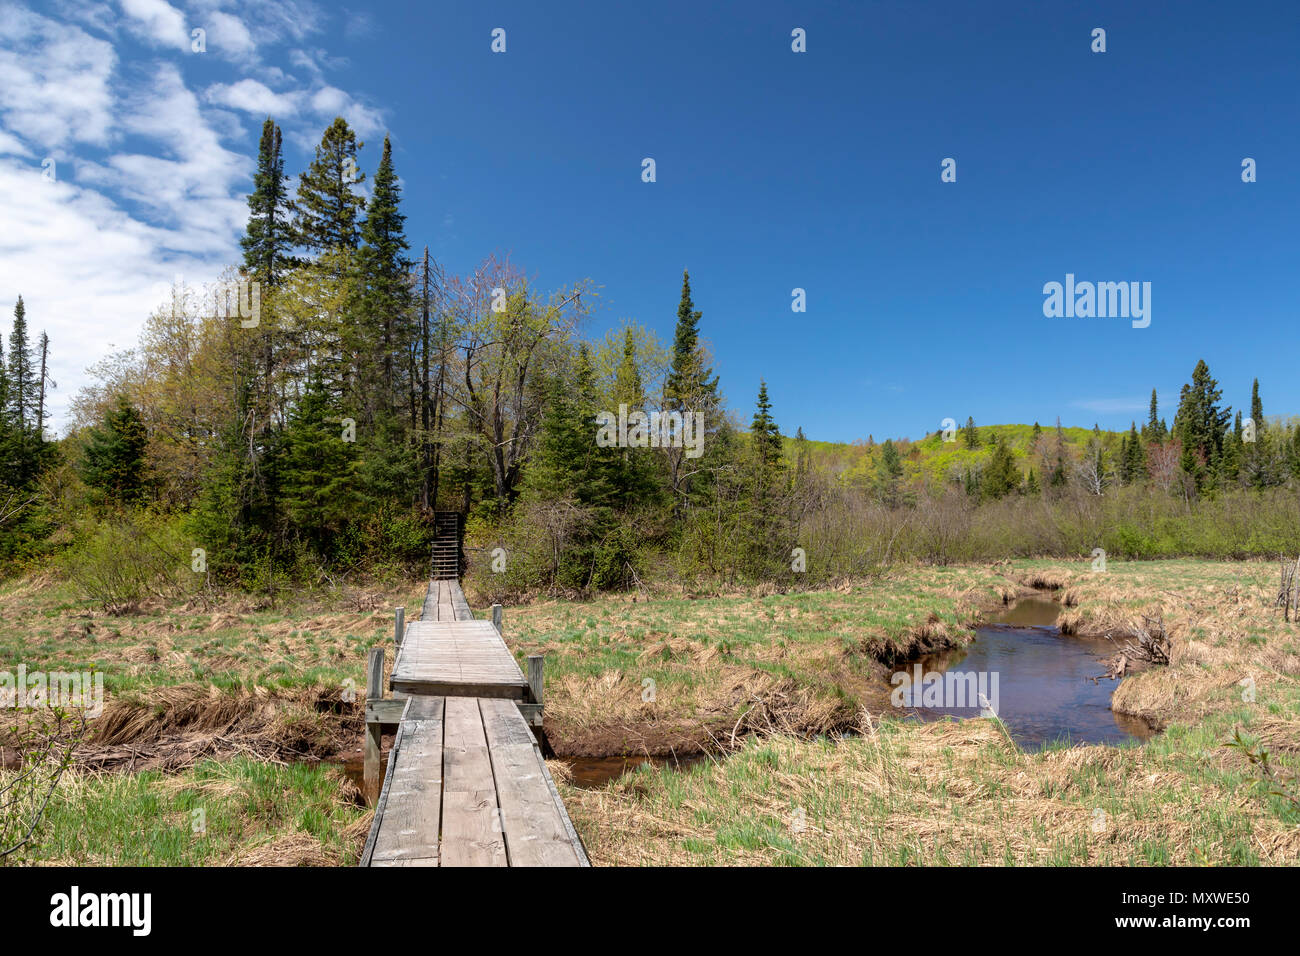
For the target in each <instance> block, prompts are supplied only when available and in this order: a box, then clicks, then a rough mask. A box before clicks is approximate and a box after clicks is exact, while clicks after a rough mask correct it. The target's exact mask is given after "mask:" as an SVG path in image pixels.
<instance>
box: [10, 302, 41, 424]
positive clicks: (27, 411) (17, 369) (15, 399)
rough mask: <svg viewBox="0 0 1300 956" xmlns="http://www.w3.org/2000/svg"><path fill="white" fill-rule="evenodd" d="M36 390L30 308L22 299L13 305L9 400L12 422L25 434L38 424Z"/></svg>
mask: <svg viewBox="0 0 1300 956" xmlns="http://www.w3.org/2000/svg"><path fill="white" fill-rule="evenodd" d="M37 388H38V387H37V383H36V371H35V368H34V366H33V361H32V348H31V344H30V343H29V342H28V338H27V308H26V306H24V305H23V297H22V296H19V297H18V303H17V304H16V305H15V306H14V325H13V331H12V332H11V333H10V335H9V370H8V375H7V391H8V396H7V398H8V402H9V405H8V412H9V421H10V423H11V424H12V425H13V426H14V427H16V428H18V429H19V430H20V431H26V430H27V429H28V428H30V427H32V425H33V424H34V422H35V418H36V396H37Z"/></svg>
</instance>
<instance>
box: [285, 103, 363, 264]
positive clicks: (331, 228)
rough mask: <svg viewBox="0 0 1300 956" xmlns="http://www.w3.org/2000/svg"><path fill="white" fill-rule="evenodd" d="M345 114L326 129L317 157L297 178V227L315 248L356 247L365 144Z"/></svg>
mask: <svg viewBox="0 0 1300 956" xmlns="http://www.w3.org/2000/svg"><path fill="white" fill-rule="evenodd" d="M362 145H364V144H362V143H359V142H357V137H356V134H355V133H354V132H353V131H352V128H351V127H350V126H348V123H347V120H345V119H344V118H343V117H341V116H338V117H335V119H334V122H333V123H331V124H330V126H329V128H328V129H327V130H325V133H324V135H323V136H322V137H321V141H320V145H318V146H317V147H316V157H315V159H313V160H312V161H311V165H309V166H308V167H307V171H306V172H305V173H303V174H302V175H301V176H300V177H299V178H298V198H297V201H296V202H295V204H294V208H295V210H296V211H297V219H296V222H295V229H296V234H297V238H298V242H299V244H300V245H302V246H303V247H305V248H307V249H309V250H311V251H313V252H324V251H326V250H328V249H349V250H351V249H356V247H357V241H358V239H359V238H360V234H361V232H360V225H359V222H358V220H359V218H360V214H361V211H362V208H363V207H364V205H365V197H364V196H362V195H361V194H360V193H358V192H357V191H356V189H355V188H354V187H356V186H358V185H360V184H361V183H362V182H364V181H365V178H366V176H365V173H362V172H361V171H360V167H358V166H357V151H358V150H359V149H360V148H361V147H362Z"/></svg>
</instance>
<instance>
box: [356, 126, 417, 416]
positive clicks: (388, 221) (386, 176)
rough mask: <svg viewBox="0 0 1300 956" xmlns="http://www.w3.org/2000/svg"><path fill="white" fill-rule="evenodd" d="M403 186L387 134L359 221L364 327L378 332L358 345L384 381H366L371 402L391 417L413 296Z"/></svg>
mask: <svg viewBox="0 0 1300 956" xmlns="http://www.w3.org/2000/svg"><path fill="white" fill-rule="evenodd" d="M400 204H401V187H400V186H399V185H398V182H397V173H396V172H395V171H394V169H393V147H392V143H391V142H390V140H389V138H388V137H387V136H385V137H384V150H383V155H382V156H381V157H380V160H379V168H378V170H376V171H375V182H374V189H373V191H372V192H371V196H370V204H369V206H368V207H367V208H366V218H365V222H364V223H362V225H361V239H362V241H363V242H364V243H365V247H364V249H363V251H362V255H361V263H362V268H363V271H364V274H365V283H366V291H365V305H366V308H365V312H366V319H367V321H366V322H363V323H362V324H363V328H373V329H375V330H376V332H377V333H378V334H377V336H376V337H375V338H374V340H373V341H371V342H365V341H362V342H361V343H359V344H360V345H361V347H362V348H365V349H366V350H367V351H368V352H370V353H371V354H370V357H369V359H370V360H369V361H368V362H367V364H368V365H370V366H372V367H374V368H375V370H376V372H377V373H378V375H379V377H380V379H381V381H379V382H372V383H368V384H369V388H368V389H367V391H372V390H373V392H374V393H377V395H376V397H377V399H378V400H377V401H376V400H374V399H372V400H371V401H370V402H369V404H370V405H372V406H373V409H374V412H375V413H377V414H381V415H388V414H391V413H392V410H393V408H394V406H395V404H396V394H395V392H394V385H395V378H394V372H395V364H394V353H395V352H396V351H397V350H398V349H401V350H402V351H403V352H404V351H405V350H406V345H407V342H408V341H409V339H410V338H411V336H412V335H413V332H414V330H413V329H412V328H411V321H410V320H411V317H412V306H413V304H414V303H413V297H412V289H411V282H410V273H411V261H410V260H409V259H408V258H407V256H406V253H407V251H408V250H409V248H410V246H409V245H408V244H407V241H406V234H405V231H404V228H405V223H406V216H405V215H403V214H402V212H401V211H400V208H399V207H400Z"/></svg>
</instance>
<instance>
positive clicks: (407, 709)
mask: <svg viewBox="0 0 1300 956" xmlns="http://www.w3.org/2000/svg"><path fill="white" fill-rule="evenodd" d="M380 661H381V664H382V656H381V657H380ZM532 664H533V659H530V669H533V668H532ZM535 669H536V671H537V673H536V674H534V675H533V676H534V679H535V683H536V684H537V685H538V686H537V688H533V687H531V686H530V684H529V682H528V680H526V679H525V678H524V675H523V673H522V671H520V669H519V665H518V663H517V662H516V661H515V659H514V655H513V654H511V653H510V649H509V648H508V647H506V644H505V641H503V640H502V639H501V634H500V631H499V630H498V629H497V627H496V626H495V625H494V624H493V623H492V622H491V621H477V620H475V619H474V615H473V613H472V612H471V611H470V609H469V604H468V603H467V602H466V600H465V594H464V592H463V591H462V590H461V587H460V582H459V581H454V580H432V581H430V582H429V590H428V593H427V595H426V597H425V601H424V608H423V611H422V613H421V616H420V620H418V621H412V622H410V623H407V624H406V627H405V632H404V634H403V637H402V640H401V642H400V644H399V647H398V652H397V660H396V661H395V662H394V664H393V672H392V677H391V679H390V687H391V689H392V691H393V694H394V698H390V699H389V700H375V701H371V700H369V696H371V695H372V693H373V689H370V688H368V701H367V708H368V711H369V710H373V711H374V712H375V714H376V715H377V714H379V712H380V710H382V711H383V713H384V714H391V716H392V717H394V718H396V717H397V716H398V714H399V713H400V723H399V724H398V729H397V738H396V741H395V742H394V744H393V750H392V753H391V754H390V755H389V761H388V775H387V778H386V779H385V780H384V784H383V787H382V789H381V790H380V792H379V799H378V801H377V802H376V804H375V818H374V822H373V823H372V824H371V827H370V836H369V838H368V839H367V841H366V848H365V851H364V852H363V854H362V858H361V865H362V866H590V865H591V864H590V863H589V862H588V860H587V855H586V851H585V850H584V849H583V846H582V840H581V839H579V837H578V834H577V831H576V830H575V829H574V827H573V822H572V821H571V820H570V819H569V814H568V811H566V810H565V809H564V804H563V802H562V801H561V800H560V795H559V791H558V790H557V789H556V787H555V781H554V780H552V779H551V775H550V773H549V772H548V771H547V769H546V761H545V760H544V759H543V758H542V752H541V749H540V748H539V747H538V745H537V742H536V740H535V739H534V736H533V732H532V731H531V730H530V729H529V725H528V721H529V720H532V721H534V722H537V723H540V717H541V699H540V698H541V694H540V684H541V671H540V659H538V666H537V668H535ZM372 670H375V668H374V667H372ZM378 670H380V671H381V670H382V666H380V667H379V668H378ZM373 696H378V695H377V693H373ZM403 698H404V699H405V701H406V703H405V704H404V705H402V704H399V703H398V701H399V700H401V699H403ZM399 707H400V708H401V709H400V711H399V710H398V708H399ZM523 711H527V713H528V714H529V715H530V716H528V718H527V719H526V718H525V716H524V714H523ZM372 723H374V725H375V727H376V728H378V727H379V725H380V723H382V721H380V722H372ZM375 763H376V764H378V759H377V757H376V760H375Z"/></svg>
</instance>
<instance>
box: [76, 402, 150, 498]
mask: <svg viewBox="0 0 1300 956" xmlns="http://www.w3.org/2000/svg"><path fill="white" fill-rule="evenodd" d="M87 437H88V441H87V443H86V446H85V449H84V451H83V453H82V457H81V462H80V471H81V477H82V479H83V480H84V481H85V482H86V484H88V485H90V486H91V487H92V488H97V489H99V490H100V491H101V492H103V493H104V495H105V496H106V497H107V498H108V499H109V500H110V501H114V502H117V503H119V504H134V503H137V502H138V501H139V500H140V499H141V496H142V495H143V492H144V479H145V447H146V445H147V444H148V435H147V433H146V430H145V425H144V420H143V419H142V418H141V417H140V413H139V412H138V411H136V409H135V406H133V405H132V404H131V403H130V402H129V401H127V399H126V397H125V396H122V395H119V396H118V397H117V402H116V404H115V405H114V406H113V408H112V409H110V410H109V411H108V413H107V414H106V415H105V416H104V421H103V422H102V423H100V424H99V425H96V426H94V427H92V428H91V429H90V431H89V434H88V436H87Z"/></svg>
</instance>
